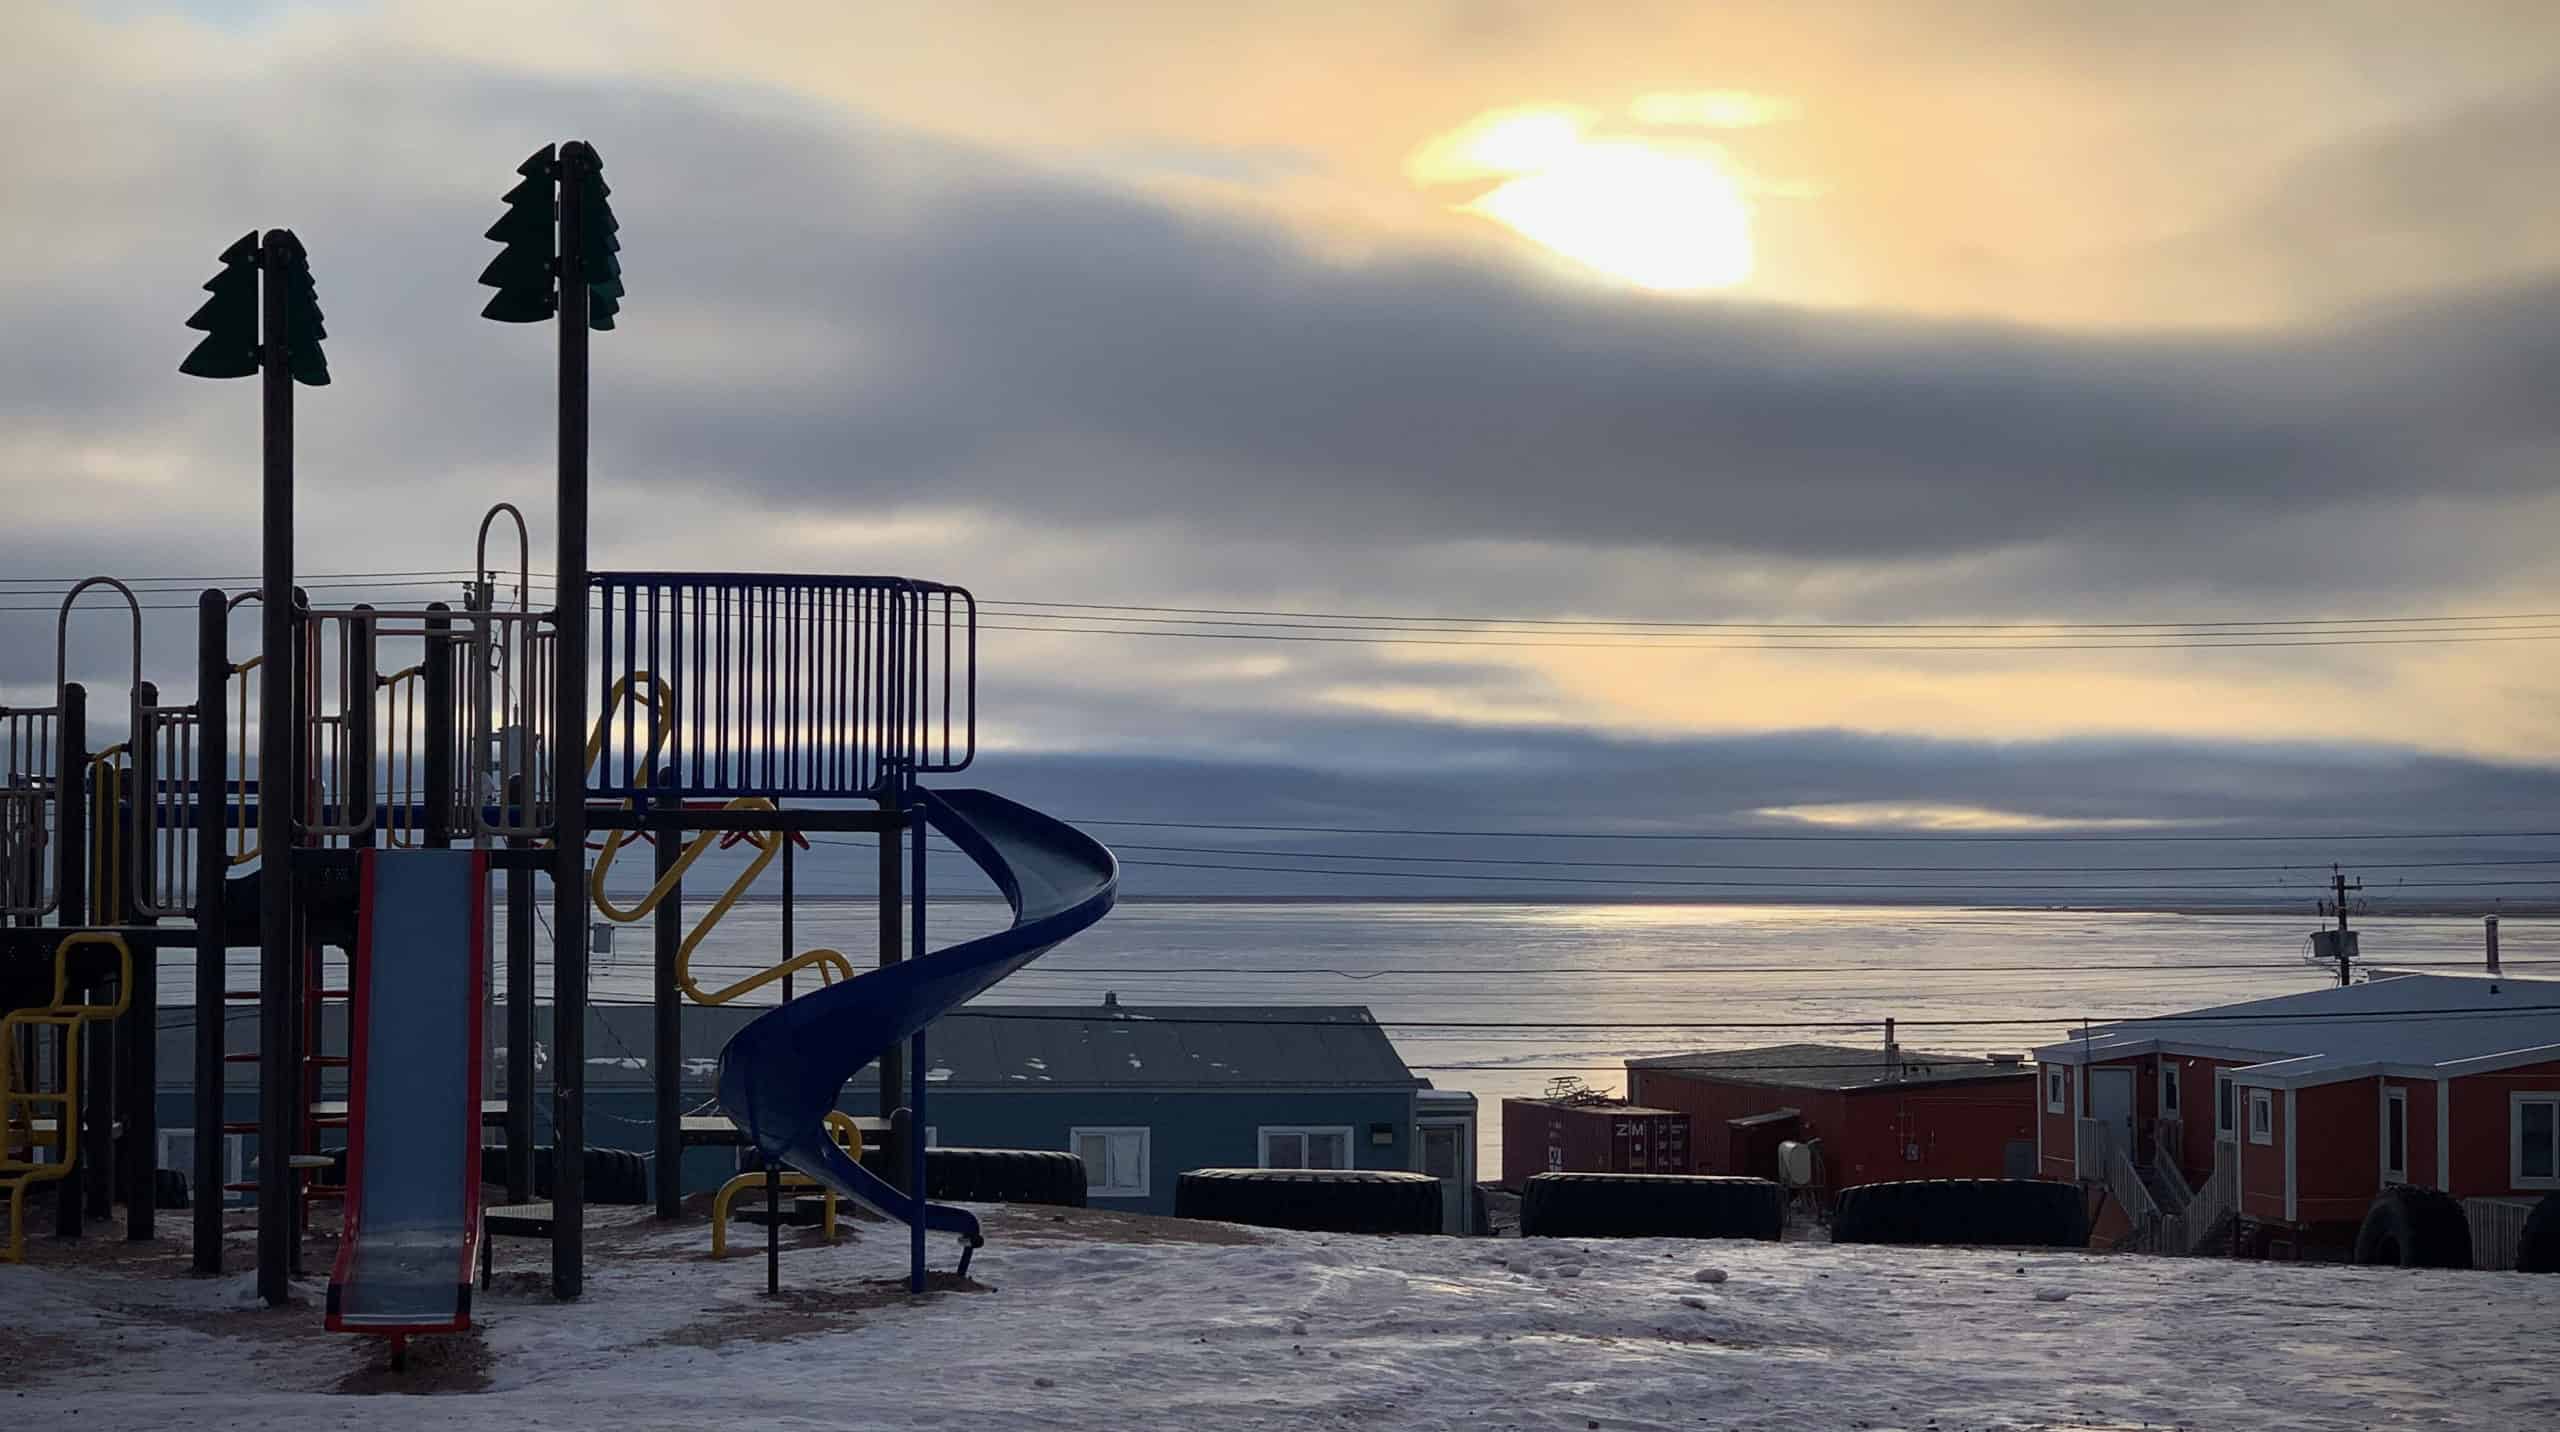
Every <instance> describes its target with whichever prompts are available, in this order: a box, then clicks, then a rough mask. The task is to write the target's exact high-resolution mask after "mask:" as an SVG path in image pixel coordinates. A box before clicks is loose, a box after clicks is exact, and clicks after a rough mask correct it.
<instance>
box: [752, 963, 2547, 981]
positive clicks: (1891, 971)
mask: <svg viewBox="0 0 2560 1432" xmlns="http://www.w3.org/2000/svg"><path fill="white" fill-rule="evenodd" d="M2366 963H2368V964H2370V965H2373V966H2375V967H2378V968H2385V969H2459V970H2476V969H2479V968H2480V967H2481V966H2480V962H2479V961H2477V960H2389V961H2383V960H2371V961H2367V962H2366ZM2502 963H2503V964H2505V965H2551V964H2560V960H2544V959H2523V960H2505V961H2502ZM720 968H724V969H726V968H730V966H725V965H724V966H720ZM735 968H738V969H742V970H744V969H761V968H763V966H760V965H743V964H742V965H738V966H735ZM2304 968H2305V966H2303V965H2302V964H2300V963H2297V962H2287V961H2281V960H2252V961H2246V962H2210V963H2202V964H2174V965H2166V964H2164V965H2135V966H2126V965H2110V966H2108V967H2106V968H2104V969H2095V968H2090V967H2086V966H2072V965H2057V964H2055V963H2053V962H2051V961H2046V962H2044V963H2042V964H2012V965H1935V964H1901V965H1894V966H1891V967H1883V966H1875V965H1649V966H1646V967H1644V968H1641V969H1623V968H1621V969H1611V968H1607V967H1594V966H1590V965H1478V966H1474V967H1466V966H1455V965H1452V966H1439V967H1434V966H1424V965H1388V966H1380V967H1377V968H1372V969H1366V970H1359V969H1345V968H1342V967H1339V966H1334V965H1276V966H1266V967H1259V968H1245V967H1239V966H1233V965H1161V966H1146V965H1050V964H1033V965H1031V966H1028V967H1027V968H1025V969H1024V970H1023V971H1022V973H1023V974H1026V975H1039V974H1047V975H1107V976H1113V977H1117V978H1132V977H1144V976H1148V975H1216V976H1221V977H1226V976H1234V975H1275V976H1280V975H1285V976H1290V977H1293V978H1294V977H1302V976H1308V975H1338V976H1340V977H1342V978H1344V979H1351V980H1364V981H1365V980H1373V979H1378V978H1381V977H1383V976H1388V975H1418V976H1439V975H1448V976H1454V977H1461V978H1468V979H1486V978H1494V977H1502V976H1509V975H1604V976H1608V977H1611V978H1624V977H1628V976H1652V975H1869V974H1872V975H1879V976H1887V977H1891V978H1895V979H1907V978H1909V977H1911V976H1913V975H1939V974H1967V975H1984V974H2044V975H2055V976H2079V975H2088V976H2093V977H2102V978H2115V977H2119V976H2122V975H2124V974H2127V973H2143V974H2177V975H2182V974H2192V973H2197V972H2204V971H2210V972H2224V971H2247V972H2250V973H2254V974H2285V973H2292V974H2299V973H2300V972H2301V971H2302V970H2303V969H2304Z"/></svg>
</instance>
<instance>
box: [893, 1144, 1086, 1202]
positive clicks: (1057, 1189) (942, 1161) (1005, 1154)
mask: <svg viewBox="0 0 2560 1432" xmlns="http://www.w3.org/2000/svg"><path fill="white" fill-rule="evenodd" d="M924 1189H925V1197H927V1198H937V1199H942V1200H945V1201H946V1202H954V1203H1036V1204H1042V1205H1046V1206H1048V1207H1052V1208H1082V1207H1084V1206H1085V1195H1086V1188H1085V1168H1084V1160H1083V1159H1080V1158H1078V1157H1076V1156H1075V1155H1074V1154H1070V1153H1062V1152H1059V1151H1057V1150H1054V1149H927V1150H925V1151H924Z"/></svg>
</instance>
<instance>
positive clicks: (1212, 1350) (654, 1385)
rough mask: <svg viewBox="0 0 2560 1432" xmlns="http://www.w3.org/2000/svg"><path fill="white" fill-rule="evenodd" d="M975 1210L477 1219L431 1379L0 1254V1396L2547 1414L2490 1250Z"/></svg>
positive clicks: (2523, 1317) (389, 1415)
mask: <svg viewBox="0 0 2560 1432" xmlns="http://www.w3.org/2000/svg"><path fill="white" fill-rule="evenodd" d="M988 1213H989V1218H990V1229H989V1233H990V1237H989V1246H988V1247H987V1248H986V1250H985V1251H984V1252H982V1253H981V1254H980V1255H979V1258H978V1261H977V1263H976V1265H975V1267H974V1268H973V1270H972V1271H973V1274H974V1276H975V1278H976V1279H977V1280H978V1281H980V1282H981V1283H983V1284H985V1285H986V1286H987V1288H988V1291H983V1292H956V1291H955V1292H944V1293H938V1294H935V1295H932V1296H930V1297H928V1298H925V1299H922V1300H917V1301H910V1300H908V1299H906V1298H905V1297H904V1296H903V1295H902V1294H901V1293H900V1292H899V1291H898V1290H897V1289H896V1288H895V1287H893V1286H888V1285H885V1284H882V1283H880V1282H877V1281H874V1280H882V1279H888V1278H892V1277H894V1276H896V1275H897V1274H898V1273H899V1272H900V1270H901V1269H902V1268H903V1266H904V1251H905V1239H904V1236H903V1232H904V1231H903V1230H902V1229H896V1228H893V1227H884V1226H883V1225H879V1224H863V1225H849V1226H850V1227H851V1228H852V1236H851V1238H850V1239H849V1241H846V1242H842V1243H839V1244H838V1245H836V1246H834V1247H825V1246H820V1245H818V1244H817V1243H816V1242H815V1241H814V1235H813V1234H800V1233H797V1232H795V1233H794V1234H792V1235H791V1237H792V1239H793V1240H794V1242H793V1243H792V1245H791V1246H788V1247H787V1248H786V1251H785V1254H784V1260H783V1281H784V1287H785V1292H786V1296H785V1298H784V1299H783V1300H782V1301H780V1302H779V1303H776V1302H774V1301H771V1300H768V1299H767V1298H765V1296H764V1292H763V1289H764V1260H763V1258H762V1256H761V1248H760V1247H759V1246H758V1245H757V1242H756V1241H755V1240H757V1239H759V1238H760V1235H755V1234H751V1233H749V1231H748V1230H744V1229H742V1230H740V1232H741V1234H742V1235H746V1236H745V1237H743V1238H742V1240H741V1241H742V1242H744V1243H746V1245H747V1249H748V1250H749V1251H748V1252H746V1253H745V1254H744V1255H743V1256H733V1257H732V1258H731V1259H729V1260H728V1261H726V1262H721V1263H713V1262H710V1261H708V1259H707V1258H706V1257H705V1255H704V1253H703V1247H704V1240H705V1237H706V1229H705V1228H704V1227H703V1225H702V1224H701V1223H700V1222H698V1221H693V1222H688V1223H686V1224H682V1225H677V1226H672V1227H659V1226H655V1225H650V1224H647V1223H645V1222H636V1221H633V1222H623V1223H620V1224H618V1225H616V1226H612V1227H599V1228H598V1229H597V1230H595V1232H594V1233H593V1235H592V1238H593V1248H592V1250H591V1251H592V1256H591V1261H590V1272H589V1282H588V1293H587V1296H586V1298H585V1299H584V1300H583V1301H581V1302H579V1303H577V1304H574V1305H560V1304H554V1303H552V1302H550V1301H549V1300H548V1299H547V1298H546V1297H545V1296H544V1295H543V1293H542V1291H541V1289H542V1280H541V1277H540V1275H539V1273H538V1271H537V1270H539V1269H541V1268H543V1267H545V1266H547V1264H546V1261H545V1260H546V1257H547V1255H546V1253H545V1251H544V1249H543V1247H542V1245H539V1244H528V1243H513V1242H510V1243H502V1244H501V1245H500V1259H499V1268H500V1277H499V1286H498V1288H497V1289H495V1290H494V1291H492V1292H490V1293H488V1294H484V1295H482V1297H481V1299H480V1301H479V1305H478V1309H477V1311H478V1320H479V1322H480V1324H481V1328H480V1331H479V1332H477V1333H476V1334H475V1335H474V1336H473V1337H472V1338H471V1339H470V1340H467V1341H463V1342H459V1343H457V1342H456V1341H455V1340H446V1343H447V1350H446V1352H445V1353H444V1354H443V1355H441V1356H438V1355H435V1354H432V1353H429V1352H427V1351H424V1350H423V1348H424V1344H423V1343H422V1345H421V1346H422V1353H421V1356H420V1362H421V1366H422V1371H420V1372H419V1373H418V1374H416V1375H415V1379H414V1381H413V1382H412V1383H411V1384H409V1385H413V1386H421V1387H428V1388H432V1389H436V1390H439V1391H450V1392H454V1393H455V1394H457V1395H451V1396H435V1397H407V1396H402V1397H374V1398H361V1397H349V1396H342V1395H338V1392H339V1390H340V1389H342V1388H369V1387H372V1386H376V1385H380V1384H382V1383H385V1382H388V1381H389V1379H386V1378H384V1377H382V1376H380V1375H379V1374H378V1373H375V1372H372V1371H369V1370H368V1369H371V1368H375V1367H378V1366H379V1364H380V1363H381V1361H382V1358H381V1353H380V1351H379V1349H378V1347H377V1346H375V1345H373V1344H370V1343H367V1342H365V1341H363V1340H359V1339H355V1338H351V1337H339V1336H332V1335H330V1334H327V1333H325V1332H323V1331H321V1330H320V1326H319V1324H320V1317H319V1313H318V1311H317V1310H316V1302H317V1295H318V1292H319V1287H320V1285H319V1284H317V1283H313V1284H311V1285H308V1288H307V1292H308V1293H309V1295H310V1297H311V1299H312V1301H313V1303H314V1304H315V1306H314V1307H307V1308H299V1309H287V1310H280V1311H270V1310H263V1309H259V1308H257V1307H255V1306H254V1301H253V1299H251V1297H250V1293H249V1282H248V1279H247V1278H246V1277H245V1276H232V1277H226V1278H223V1279H220V1280H203V1281H199V1280H193V1279H189V1278H186V1277H184V1276H177V1275H172V1273H171V1271H170V1260H168V1259H166V1258H154V1259H150V1260H144V1261H134V1260H118V1261H110V1262H107V1263H105V1264H102V1265H99V1266H75V1265H67V1264H62V1263H59V1262H54V1263H40V1264H39V1265H38V1266H31V1267H21V1268H0V1424H5V1425H11V1426H27V1427H32V1426H39V1425H43V1426H62V1425H70V1426H76V1427H79V1428H82V1429H91V1430H92V1432H94V1429H102V1428H125V1427H132V1428H170V1427H181V1426H184V1427H190V1428H195V1427H202V1428H219V1427H258V1428H264V1429H274V1428H279V1427H301V1426H343V1427H358V1426H360V1427H363V1428H365V1429H367V1432H377V1429H378V1432H393V1429H402V1428H412V1427H416V1428H437V1429H474V1428H479V1427H483V1426H486V1427H488V1428H490V1429H493V1432H495V1429H504V1432H526V1429H545V1432H548V1429H554V1428H589V1427H592V1428H609V1429H612V1430H613V1432H640V1429H648V1428H660V1427H664V1428H684V1429H688V1432H701V1429H717V1428H724V1427H735V1428H742V1429H743V1428H790V1427H803V1426H806V1427H825V1428H850V1427H915V1428H955V1429H958V1428H967V1429H979V1428H1011V1427H1060V1428H1113V1429H1119V1428H1189V1427H1215V1428H1305V1427H1362V1428H1368V1427H1380V1428H1466V1429H1471V1432H1491V1429H1501V1428H1541V1429H1545V1428H1558V1429H1589V1428H1592V1427H1601V1428H1609V1429H1626V1428H1645V1429H1651V1428H1773V1429H1792V1428H1820V1429H1856V1428H1868V1429H1888V1428H1907V1429H1923V1428H1933V1427H1934V1428H1938V1429H1945V1432H1952V1430H1953V1429H1956V1428H1966V1427H1996V1428H2055V1429H2060V1428H2069V1429H2101V1428H2102V1429H2111V1430H2112V1429H2117V1428H2135V1427H2142V1426H2162V1425H2167V1426H2180V1427H2194V1428H2201V1429H2238V1428H2304V1429H2325V1428H2341V1429H2346V1428H2368V1427H2377V1426H2391V1427H2399V1426H2411V1427H2416V1426H2424V1427H2477V1428H2496V1429H2513V1428H2525V1427H2543V1426H2549V1425H2551V1422H2550V1417H2551V1408H2552V1403H2551V1400H2550V1399H2551V1395H2552V1389H2553V1386H2554V1383H2553V1381H2552V1377H2551V1373H2550V1365H2549V1362H2548V1360H2547V1359H2548V1355H2549V1348H2550V1339H2551V1337H2552V1335H2553V1334H2554V1332H2555V1331H2560V1283H2555V1282H2554V1281H2553V1280H2548V1279H2535V1278H2531V1277H2527V1276H2523V1275H2517V1274H2496V1273H2428V1272H2401V1271H2382V1270H2366V1269H2350V1268H2329V1267H2319V1268H2312V1267H2287V1266H2281V1265H2272V1264H2253V1263H2229V1262H2218V1261H2193V1260H2167V1259H2144V1258H2130V1257H2102V1256H2095V1255H2091V1256H2078V1255H2072V1256H2055V1255H2052V1254H2035V1255H2024V1254H2015V1253H2010V1254H2004V1253H2000V1252H1996V1251H1988V1250H1974V1251H1965V1250H1943V1249H1932V1250H1890V1249H1877V1248H1844V1247H1831V1246H1827V1245H1810V1244H1792V1243H1791V1244H1784V1245H1771V1244H1741V1243H1690V1242H1677V1241H1670V1240H1645V1241H1629V1242H1598V1241H1593V1242H1576V1241H1551V1240H1537V1241H1519V1240H1508V1239H1506V1240H1499V1241H1497V1240H1486V1239H1454V1238H1402V1239H1384V1238H1356V1237H1341V1236H1327V1235H1314V1234H1293V1233H1266V1232H1260V1231H1252V1232H1248V1231H1245V1230H1236V1229H1229V1228H1225V1227H1223V1226H1218V1225H1197V1224H1182V1223H1176V1222H1172V1221H1160V1220H1152V1219H1142V1218H1135V1217H1129V1216H1125V1215H1112V1214H1102V1213H1087V1212H1074V1213H1057V1214H1053V1213H1051V1212H1049V1211H1046V1210H1022V1209H1017V1210H989V1211H988ZM803 1239H806V1240H807V1241H801V1240H803ZM314 1251H315V1255H318V1254H320V1253H321V1252H322V1251H323V1250H322V1249H321V1248H318V1247H315V1250H314ZM935 1254H936V1259H937V1264H938V1265H939V1266H944V1267H947V1266H949V1260H950V1250H949V1249H948V1248H946V1247H941V1246H937V1247H936V1249H935ZM322 1262H323V1260H322V1258H321V1257H319V1256H315V1257H314V1260H313V1266H314V1268H315V1269H317V1268H319V1267H321V1266H322ZM1718 1272H1721V1273H1723V1274H1724V1275H1725V1276H1723V1277H1722V1278H1721V1279H1720V1280H1719V1279H1717V1278H1715V1277H1714V1276H1713V1275H1714V1274H1715V1273H1718ZM465 1394H467V1395H465ZM64 1418H71V1419H73V1420H71V1421H69V1422H67V1423H66V1422H64V1421H63V1420H62V1419H64Z"/></svg>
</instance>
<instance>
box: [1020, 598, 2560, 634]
mask: <svg viewBox="0 0 2560 1432" xmlns="http://www.w3.org/2000/svg"><path fill="white" fill-rule="evenodd" d="M983 601H984V602H985V604H986V605H988V606H1017V607H1058V608H1066V609H1070V610H1076V611H1096V612H1176V613H1189V614H1192V615H1197V616H1233V617H1297V618H1304V619H1308V620H1329V621H1353V622H1458V623H1468V624H1475V625H1490V624H1497V623H1509V624H1513V625H1519V626H1564V627H1578V626H1626V627H1673V628H1681V629H1700V630H1726V629H1733V628H1752V629H1766V630H1774V631H1836V630H1859V631H2016V630H2027V629H2036V630H2048V629H2049V630H2057V631H2107V630H2123V629H2129V628H2136V627H2313V626H2368V625H2370V626H2381V625H2386V624H2405V623H2449V622H2503V621H2550V620H2555V619H2560V612H2489V613H2480V614H2475V615H2449V616H2396V617H2266V618H2257V619H2252V620H2215V621H2150V622H1733V621H1653V620H1644V619H1638V618H1616V617H1610V618H1598V617H1485V616H1468V617H1453V616H1415V615H1411V614H1385V613H1374V612H1373V613H1357V612H1302V611H1275V610H1270V609H1267V608H1259V607H1169V606H1142V605H1138V604H1134V603H1119V602H1052V601H1034V600H1031V599H1029V598H1002V597H988V598H984V599H983Z"/></svg>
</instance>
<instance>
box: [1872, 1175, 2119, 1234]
mask: <svg viewBox="0 0 2560 1432" xmlns="http://www.w3.org/2000/svg"><path fill="white" fill-rule="evenodd" d="M1831 1241H1832V1242H1834V1243H1952V1244H1974V1245H1982V1246H1988V1247H2017V1248H2086V1247H2088V1246H2089V1211H2088V1208H2087V1206H2086V1205H2085V1204H2084V1203H2083V1202H2082V1201H2081V1194H2080V1188H2079V1185H2077V1184H2069V1183H2055V1182H2052V1181H2050V1180H2046V1179H2032V1178H1930V1179H1911V1180H1908V1181H1905V1182H1900V1183H1865V1184H1859V1185H1858V1186H1856V1187H1854V1188H1847V1189H1843V1190H1841V1193H1840V1204H1839V1207H1838V1208H1836V1209H1835V1210H1833V1212H1832V1216H1831Z"/></svg>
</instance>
